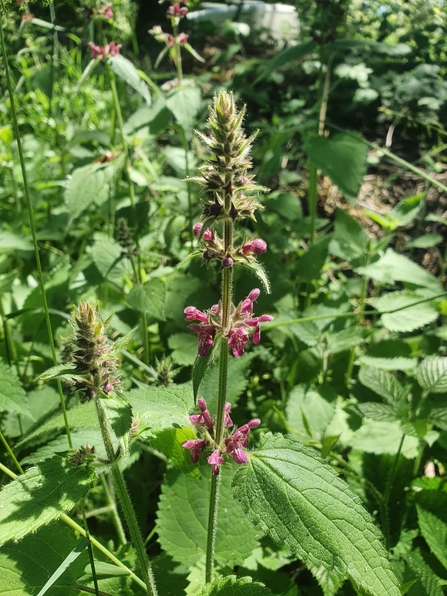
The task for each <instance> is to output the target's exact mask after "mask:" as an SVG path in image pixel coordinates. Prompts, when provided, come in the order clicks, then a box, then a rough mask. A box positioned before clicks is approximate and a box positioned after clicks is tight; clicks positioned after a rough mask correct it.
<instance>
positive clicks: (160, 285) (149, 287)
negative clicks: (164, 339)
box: [127, 279, 166, 321]
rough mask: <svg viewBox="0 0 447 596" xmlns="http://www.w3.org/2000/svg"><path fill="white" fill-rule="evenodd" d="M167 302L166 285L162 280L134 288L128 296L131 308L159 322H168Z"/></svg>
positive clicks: (148, 282) (153, 280)
mask: <svg viewBox="0 0 447 596" xmlns="http://www.w3.org/2000/svg"><path fill="white" fill-rule="evenodd" d="M165 301H166V284H165V283H164V281H162V280H161V279H151V280H150V281H147V282H146V283H144V284H142V285H140V284H139V285H137V286H134V287H133V288H132V289H131V291H130V292H129V294H128V296H127V303H128V304H129V306H131V307H132V308H134V309H135V310H138V311H139V312H145V313H147V314H148V315H150V316H151V317H153V318H154V319H156V320H157V321H166V317H165Z"/></svg>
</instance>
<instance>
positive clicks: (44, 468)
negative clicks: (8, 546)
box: [0, 457, 96, 542]
mask: <svg viewBox="0 0 447 596" xmlns="http://www.w3.org/2000/svg"><path fill="white" fill-rule="evenodd" d="M95 480H96V473H95V471H94V470H93V469H92V468H89V467H87V466H76V467H74V466H71V465H70V464H69V463H68V462H67V461H66V460H64V459H62V458H60V457H53V458H51V459H49V460H46V461H44V462H42V463H41V464H38V465H37V466H35V467H33V468H30V469H29V470H27V471H26V472H25V474H23V475H22V476H18V477H17V478H16V479H15V480H13V481H12V482H10V483H9V484H7V485H6V486H5V487H4V488H3V489H2V491H1V492H0V511H1V525H2V535H1V540H2V542H7V541H8V540H20V538H23V537H24V536H26V535H27V534H29V533H30V532H35V531H36V530H37V529H38V528H40V527H41V526H43V525H46V524H48V523H49V522H50V521H52V520H54V519H57V518H58V517H60V515H61V514H62V513H64V511H70V509H73V507H74V506H75V505H76V504H77V503H78V502H79V500H80V499H82V498H83V497H85V496H86V494H87V493H88V491H89V490H90V488H91V486H92V485H93V483H94V482H95Z"/></svg>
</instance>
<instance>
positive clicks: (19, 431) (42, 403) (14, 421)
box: [2, 385, 60, 438]
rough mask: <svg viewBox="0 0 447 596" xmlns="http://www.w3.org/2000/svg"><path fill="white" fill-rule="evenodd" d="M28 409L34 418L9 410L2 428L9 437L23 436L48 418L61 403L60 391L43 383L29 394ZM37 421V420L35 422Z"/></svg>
mask: <svg viewBox="0 0 447 596" xmlns="http://www.w3.org/2000/svg"><path fill="white" fill-rule="evenodd" d="M27 398H28V404H27V405H28V409H29V412H30V414H31V416H32V418H25V417H24V416H20V415H19V414H16V413H15V412H9V413H8V414H7V415H6V416H5V417H4V419H3V420H2V429H3V432H4V434H5V435H6V436H7V437H11V438H16V437H21V436H22V435H24V434H25V433H27V432H28V431H29V430H30V429H31V428H35V425H37V424H39V421H40V423H41V424H42V420H46V419H47V418H48V417H49V416H50V415H51V413H52V412H54V410H56V409H57V408H58V406H59V405H60V399H59V394H58V392H57V391H56V390H55V389H54V388H53V387H50V386H49V385H41V386H40V387H37V388H36V389H35V390H34V391H31V392H30V393H28V395H27ZM34 421H36V422H34Z"/></svg>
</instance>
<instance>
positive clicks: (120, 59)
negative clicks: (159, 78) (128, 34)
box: [107, 54, 151, 105]
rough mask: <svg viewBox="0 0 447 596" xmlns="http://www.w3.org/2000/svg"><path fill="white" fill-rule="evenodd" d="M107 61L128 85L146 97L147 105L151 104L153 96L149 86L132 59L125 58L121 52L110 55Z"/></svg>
mask: <svg viewBox="0 0 447 596" xmlns="http://www.w3.org/2000/svg"><path fill="white" fill-rule="evenodd" d="M107 63H108V64H110V66H111V68H112V70H113V72H114V73H115V74H116V75H117V76H119V77H120V78H121V79H123V80H124V81H126V83H127V84H128V85H130V86H131V87H133V89H135V91H136V92H137V93H139V94H140V95H141V97H143V98H144V100H145V101H146V103H147V105H150V103H151V96H150V93H149V87H148V86H147V85H146V83H145V82H144V81H143V79H142V78H141V77H140V75H139V74H138V70H137V69H136V68H135V66H134V64H133V63H132V62H131V61H130V60H128V59H127V58H124V56H122V55H121V54H117V55H116V56H109V57H108V59H107Z"/></svg>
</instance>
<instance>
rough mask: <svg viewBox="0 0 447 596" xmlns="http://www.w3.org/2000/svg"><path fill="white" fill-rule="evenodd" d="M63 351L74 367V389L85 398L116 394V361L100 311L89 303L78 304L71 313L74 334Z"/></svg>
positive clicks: (117, 381) (117, 384) (117, 377)
mask: <svg viewBox="0 0 447 596" xmlns="http://www.w3.org/2000/svg"><path fill="white" fill-rule="evenodd" d="M65 348H66V352H67V353H68V361H69V362H70V363H72V364H74V370H73V375H72V376H71V385H72V387H73V389H80V390H81V391H83V392H84V394H85V395H86V397H88V398H90V397H93V395H95V394H100V395H101V394H102V395H104V394H107V393H111V392H112V391H116V389H117V387H119V383H120V378H119V375H115V371H116V369H117V368H118V359H117V357H116V356H115V353H114V348H113V345H112V344H110V343H108V341H107V337H106V336H105V328H104V324H103V322H102V321H101V319H100V317H99V309H98V308H94V307H93V306H92V305H91V304H90V303H89V302H80V303H79V305H78V306H77V307H76V308H75V310H74V311H73V335H72V337H71V338H69V339H68V340H67V342H66V346H65Z"/></svg>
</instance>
